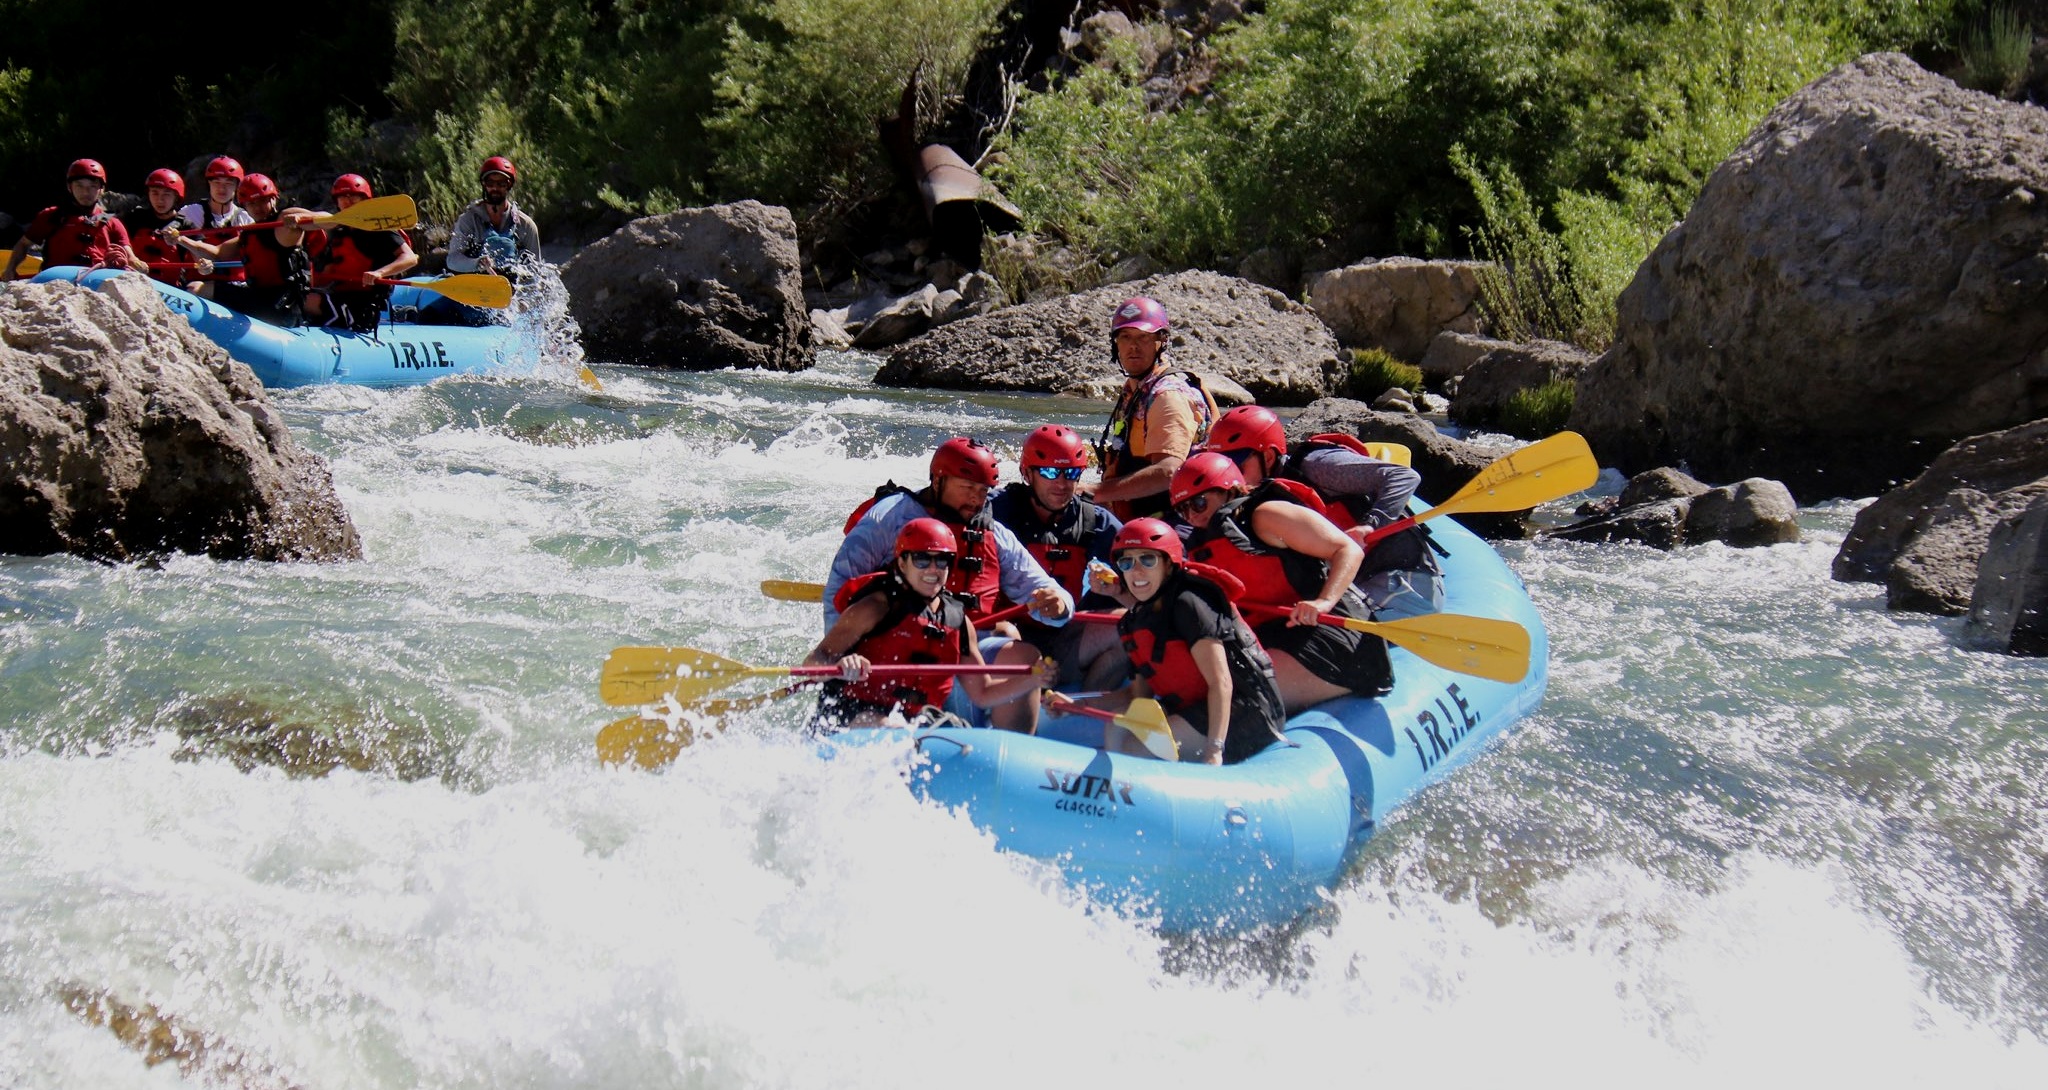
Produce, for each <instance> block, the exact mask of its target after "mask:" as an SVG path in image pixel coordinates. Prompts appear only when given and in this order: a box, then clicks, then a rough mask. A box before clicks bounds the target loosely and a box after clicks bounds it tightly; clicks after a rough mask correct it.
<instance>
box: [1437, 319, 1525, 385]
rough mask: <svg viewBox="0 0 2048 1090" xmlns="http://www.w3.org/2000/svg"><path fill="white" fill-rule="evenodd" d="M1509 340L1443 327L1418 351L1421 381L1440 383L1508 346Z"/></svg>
mask: <svg viewBox="0 0 2048 1090" xmlns="http://www.w3.org/2000/svg"><path fill="white" fill-rule="evenodd" d="M1513 343H1514V342H1512V341H1497V340H1494V339H1493V338H1492V337H1482V336H1480V335H1478V334H1476V333H1459V332H1457V331H1455V330H1450V329H1446V330H1444V331H1443V332H1442V333H1439V334H1437V335H1436V336H1435V337H1434V338H1432V339H1431V340H1430V342H1429V348H1428V350H1427V351H1425V352H1423V354H1422V377H1423V380H1424V381H1426V382H1429V383H1431V384H1432V385H1438V386H1441V385H1442V384H1443V383H1444V382H1446V381H1448V380H1450V379H1454V378H1457V377H1458V376H1460V375H1462V374H1464V373H1465V372H1466V371H1468V370H1470V369H1471V367H1472V365H1473V364H1475V363H1478V362H1479V360H1480V359H1481V358H1482V357H1484V356H1485V355H1486V354H1487V353H1488V352H1491V351H1493V350H1494V349H1496V348H1507V347H1510V346H1512V345H1513Z"/></svg>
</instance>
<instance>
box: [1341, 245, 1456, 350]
mask: <svg viewBox="0 0 2048 1090" xmlns="http://www.w3.org/2000/svg"><path fill="white" fill-rule="evenodd" d="M1485 267H1486V265H1485V263H1484V262H1480V261H1425V260H1423V259H1421V258H1415V257H1389V258H1382V259H1381V260H1378V261H1368V262H1365V263H1364V264H1361V265H1351V266H1347V267H1345V268H1342V269H1331V270H1329V271H1328V272H1323V273H1318V274H1316V275H1315V276H1314V277H1312V278H1310V280H1309V282H1308V298H1309V306H1311V307H1313V308H1315V312H1316V313H1317V314H1318V315H1320V316H1321V317H1322V319H1323V321H1325V322H1327V323H1329V326H1330V329H1331V330H1333V331H1334V332H1335V333H1336V334H1337V341H1338V343H1340V344H1342V345H1344V346H1345V347H1347V348H1384V349H1386V350H1387V351H1388V352H1390V353H1392V354H1393V355H1394V356H1396V357H1398V358H1400V359H1404V360H1408V361H1410V362H1413V361H1416V360H1420V359H1422V357H1423V355H1424V354H1425V353H1427V352H1428V351H1429V345H1430V342H1431V341H1433V340H1435V339H1436V336H1437V334H1439V333H1443V332H1446V331H1449V332H1452V333H1477V332H1479V329H1480V319H1479V272H1480V270H1481V269H1483V268H1485Z"/></svg>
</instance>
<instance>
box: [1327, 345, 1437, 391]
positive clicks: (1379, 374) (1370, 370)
mask: <svg viewBox="0 0 2048 1090" xmlns="http://www.w3.org/2000/svg"><path fill="white" fill-rule="evenodd" d="M1350 355H1351V366H1350V369H1349V370H1347V371H1346V372H1345V374H1344V388H1343V392H1342V396H1344V397H1350V398H1356V399H1358V400H1360V401H1371V400H1372V399H1373V398H1376V397H1378V396H1380V395H1381V394H1384V393H1386V392H1387V391H1388V390H1406V391H1408V392H1409V393H1411V394H1420V393H1421V392H1422V368H1420V367H1417V366H1415V365H1414V364H1411V363H1402V362H1401V361H1400V360H1398V359H1395V358H1394V356H1393V354H1392V353H1390V352H1388V351H1387V350H1386V349H1384V348H1354V349H1352V350H1351V353H1350Z"/></svg>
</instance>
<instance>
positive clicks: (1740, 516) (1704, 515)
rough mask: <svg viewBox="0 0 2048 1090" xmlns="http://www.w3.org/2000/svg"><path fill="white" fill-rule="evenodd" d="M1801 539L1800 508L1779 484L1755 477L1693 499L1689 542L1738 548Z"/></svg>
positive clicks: (1687, 519)
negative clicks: (1713, 543) (1715, 543)
mask: <svg viewBox="0 0 2048 1090" xmlns="http://www.w3.org/2000/svg"><path fill="white" fill-rule="evenodd" d="M1798 540H1799V505H1798V504H1797V503H1795V502H1793V500H1792V490H1791V489H1788V488H1786V487H1785V486H1784V485H1783V484H1782V483H1780V482H1778V481H1771V480H1765V479H1764V478H1762V477H1751V478H1750V479H1748V480H1746V481H1737V482H1735V483H1734V484H1731V485H1724V486H1722V487H1720V488H1716V489H1713V490H1711V491H1708V492H1703V493H1701V494H1699V495H1698V496H1695V497H1693V499H1692V504H1691V507H1690V508H1689V509H1688V510H1687V511H1686V515H1685V543H1686V544H1688V545H1699V544H1702V543H1704V542H1708V541H1720V542H1725V543H1726V544H1729V545H1732V546H1734V547H1736V548H1738V549H1753V548H1757V547H1759V546H1764V545H1785V544H1791V543H1793V542H1797V541H1798Z"/></svg>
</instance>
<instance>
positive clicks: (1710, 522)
mask: <svg viewBox="0 0 2048 1090" xmlns="http://www.w3.org/2000/svg"><path fill="white" fill-rule="evenodd" d="M1578 513H1579V515H1580V520H1579V521H1578V522H1574V523H1572V524H1571V525H1569V526H1560V527H1558V528H1557V529H1555V530H1551V531H1549V532H1548V533H1547V534H1546V535H1545V536H1546V537H1554V538H1563V539H1564V540H1566V541H1607V542H1632V543H1635V544H1638V545H1648V546H1650V547H1651V548H1656V549H1675V548H1677V547H1679V546H1680V545H1700V544H1704V543H1706V542H1709V541H1720V542H1725V543H1727V544H1729V545H1732V546H1734V547H1736V548H1738V549H1746V548H1755V547H1757V546H1762V545H1781V544H1787V543H1791V542H1796V541H1798V540H1799V507H1798V505H1797V504H1795V503H1793V502H1792V492H1791V490H1789V489H1787V488H1786V487H1785V486H1784V484H1782V483H1780V482H1778V481H1769V480H1765V479H1763V478H1761V477H1752V478H1750V479H1749V480H1746V481H1737V482H1735V483H1734V484H1731V485H1724V486H1722V487H1720V488H1709V487H1707V486H1706V485H1704V484H1702V483H1700V482H1699V481H1697V480H1694V479H1693V478H1692V477H1691V476H1689V475H1687V474H1685V473H1682V472H1680V471H1678V470H1676V469H1671V468H1669V467H1660V468H1658V469H1652V470H1649V471H1648V472H1644V473H1638V474H1636V475H1635V476H1634V477H1631V478H1629V481H1628V484H1627V485H1625V486H1623V488H1622V490H1621V493H1620V495H1617V496H1609V497H1606V498H1605V499H1600V500H1595V501H1593V502H1591V503H1587V504H1582V505H1580V507H1579V512H1578Z"/></svg>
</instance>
